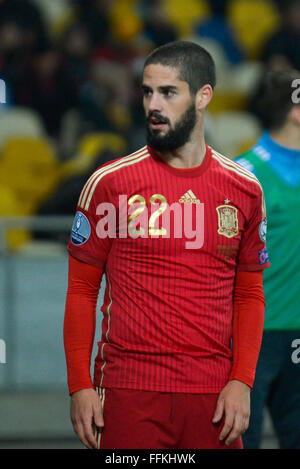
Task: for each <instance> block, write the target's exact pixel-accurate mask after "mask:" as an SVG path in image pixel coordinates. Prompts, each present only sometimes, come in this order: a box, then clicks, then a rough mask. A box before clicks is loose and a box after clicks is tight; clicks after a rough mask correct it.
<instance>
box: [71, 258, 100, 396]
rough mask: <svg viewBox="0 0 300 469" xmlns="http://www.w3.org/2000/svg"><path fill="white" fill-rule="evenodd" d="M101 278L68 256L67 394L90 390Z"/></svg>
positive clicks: (96, 271)
mask: <svg viewBox="0 0 300 469" xmlns="http://www.w3.org/2000/svg"><path fill="white" fill-rule="evenodd" d="M102 274H103V270H102V269H100V268H98V267H95V266H94V265H90V264H87V263H85V262H81V261H79V260H77V259H75V258H74V257H72V256H71V255H70V256H69V277H68V291H67V297H66V307H65V318H64V347H65V354H66V362H67V372H68V386H69V392H70V394H73V393H74V392H76V391H79V390H81V389H86V388H92V387H93V382H92V379H91V375H90V366H91V354H92V349H93V342H94V335H95V326H96V306H97V299H98V294H99V288H100V283H101V278H102Z"/></svg>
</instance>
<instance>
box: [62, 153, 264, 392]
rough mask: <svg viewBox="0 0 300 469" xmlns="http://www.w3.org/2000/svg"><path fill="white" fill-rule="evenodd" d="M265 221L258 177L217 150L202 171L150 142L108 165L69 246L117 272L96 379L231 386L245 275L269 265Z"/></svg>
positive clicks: (151, 386) (140, 385)
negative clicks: (236, 300)
mask: <svg viewBox="0 0 300 469" xmlns="http://www.w3.org/2000/svg"><path fill="white" fill-rule="evenodd" d="M265 229H266V213H265V203H264V196H263V192H262V188H261V185H260V183H259V181H258V180H257V178H256V177H255V176H254V175H253V174H251V173H250V172H248V171H247V170H245V169H244V168H242V167H241V166H240V165H238V164H237V163H235V162H233V161H231V160H230V159H228V158H226V157H224V156H222V155H220V154H219V153H217V152H216V151H214V150H213V149H212V148H210V147H208V146H207V150H206V155H205V158H204V161H203V162H202V164H201V165H200V166H198V167H194V168H190V169H180V168H175V167H173V166H171V165H170V164H168V163H166V162H165V161H164V160H163V159H162V158H161V157H160V156H159V155H158V154H157V153H156V152H155V151H154V150H153V149H151V148H150V147H144V148H142V149H141V150H139V151H137V152H136V153H133V154H132V155H129V156H126V157H122V158H118V159H116V160H113V161H111V162H109V163H106V164H105V165H103V166H101V167H100V168H99V169H98V170H97V171H96V172H95V173H94V174H93V175H92V176H91V177H90V178H89V180H88V181H87V183H86V184H85V186H84V188H83V190H82V193H81V195H80V199H79V202H78V207H77V213H76V216H75V220H74V224H73V227H72V233H71V238H70V242H69V245H68V250H69V252H70V254H71V255H72V256H74V257H76V258H77V259H79V260H82V261H84V262H87V263H90V264H93V265H95V266H98V267H100V268H102V269H103V271H104V272H105V275H106V290H105V296H104V304H103V306H102V312H103V315H104V318H103V322H102V338H101V341H100V342H99V343H98V345H99V353H98V356H97V358H96V361H95V373H94V384H95V385H96V386H103V387H115V388H127V389H140V390H151V391H165V392H190V393H216V392H220V390H221V389H222V388H223V387H224V386H225V385H226V383H227V382H228V378H229V375H230V371H231V367H232V350H231V337H232V313H233V291H234V282H235V276H236V271H237V269H241V270H246V271H247V270H249V271H251V270H252V271H257V270H261V269H264V268H266V267H268V266H269V262H268V254H267V250H266V245H265Z"/></svg>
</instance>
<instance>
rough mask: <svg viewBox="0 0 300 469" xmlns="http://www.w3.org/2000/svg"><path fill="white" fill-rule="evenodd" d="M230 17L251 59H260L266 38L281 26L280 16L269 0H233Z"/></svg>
mask: <svg viewBox="0 0 300 469" xmlns="http://www.w3.org/2000/svg"><path fill="white" fill-rule="evenodd" d="M228 17H229V21H230V22H231V24H232V26H233V28H234V29H235V31H236V34H237V37H238V39H239V41H240V44H241V46H242V47H243V48H244V50H245V51H246V55H247V57H248V58H249V59H259V58H260V57H261V50H262V47H263V46H264V44H265V42H266V40H267V39H268V38H269V37H270V36H271V35H272V33H273V32H274V31H275V30H276V29H277V28H278V27H279V24H280V17H279V14H278V12H277V10H276V8H275V6H274V3H273V2H271V1H269V0H231V1H230V2H229V5H228Z"/></svg>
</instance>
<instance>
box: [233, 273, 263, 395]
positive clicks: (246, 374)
mask: <svg viewBox="0 0 300 469" xmlns="http://www.w3.org/2000/svg"><path fill="white" fill-rule="evenodd" d="M264 310H265V299H264V292H263V272H238V273H237V278H236V285H235V292H234V300H233V366H232V370H231V374H230V378H229V379H230V380H233V379H236V380H239V381H242V382H243V383H246V384H248V386H250V387H251V388H252V387H253V383H254V377H255V369H256V364H257V360H258V356H259V351H260V346H261V340H262V334H263V324H264Z"/></svg>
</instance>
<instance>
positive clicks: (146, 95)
mask: <svg viewBox="0 0 300 469" xmlns="http://www.w3.org/2000/svg"><path fill="white" fill-rule="evenodd" d="M144 96H145V98H149V96H151V91H150V90H144Z"/></svg>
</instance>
